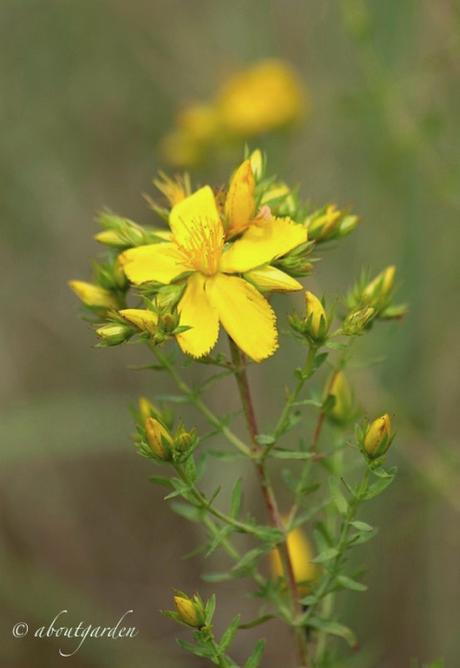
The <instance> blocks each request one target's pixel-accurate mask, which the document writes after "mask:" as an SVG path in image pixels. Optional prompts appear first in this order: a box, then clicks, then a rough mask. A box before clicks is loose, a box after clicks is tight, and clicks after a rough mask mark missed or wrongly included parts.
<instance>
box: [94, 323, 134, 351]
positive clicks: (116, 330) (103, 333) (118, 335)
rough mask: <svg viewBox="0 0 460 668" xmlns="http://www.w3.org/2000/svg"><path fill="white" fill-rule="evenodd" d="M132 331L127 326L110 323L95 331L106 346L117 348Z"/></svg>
mask: <svg viewBox="0 0 460 668" xmlns="http://www.w3.org/2000/svg"><path fill="white" fill-rule="evenodd" d="M132 333H133V330H132V329H131V327H128V326H127V325H123V324H121V323H118V322H112V323H109V324H107V325H102V327H98V328H97V329H96V334H97V335H98V336H99V338H100V339H101V340H102V342H103V343H104V344H105V345H106V346H118V345H119V344H120V343H124V342H125V341H127V340H128V339H129V337H130V336H131V335H132Z"/></svg>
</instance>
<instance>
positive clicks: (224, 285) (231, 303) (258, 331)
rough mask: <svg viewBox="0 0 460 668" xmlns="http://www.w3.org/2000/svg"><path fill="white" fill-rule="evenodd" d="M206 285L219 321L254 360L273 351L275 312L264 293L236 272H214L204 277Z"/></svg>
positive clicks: (275, 345) (276, 345) (275, 339)
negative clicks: (214, 273) (235, 273)
mask: <svg viewBox="0 0 460 668" xmlns="http://www.w3.org/2000/svg"><path fill="white" fill-rule="evenodd" d="M206 288H207V294H208V296H209V300H210V302H211V304H213V305H214V306H215V308H216V309H217V312H218V314H219V320H220V322H221V323H222V325H223V327H224V328H225V330H226V331H227V333H228V334H229V335H230V336H231V337H232V339H233V340H234V341H235V343H236V344H237V346H238V347H239V348H241V350H242V351H243V352H244V353H245V354H246V355H248V357H250V358H251V359H253V360H254V361H255V362H261V361H262V360H264V359H266V358H267V357H270V355H273V353H274V352H275V350H276V349H277V347H278V333H277V330H276V316H275V313H274V312H273V310H272V308H271V306H270V304H269V303H268V302H267V300H266V299H265V297H263V296H262V295H261V294H260V292H259V291H258V290H257V289H256V288H255V287H254V286H253V285H251V284H250V283H248V282H247V281H245V280H244V279H242V278H239V277H237V276H225V275H223V274H217V275H216V276H213V277H211V278H209V279H208V280H207V283H206Z"/></svg>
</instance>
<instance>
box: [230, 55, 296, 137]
mask: <svg viewBox="0 0 460 668" xmlns="http://www.w3.org/2000/svg"><path fill="white" fill-rule="evenodd" d="M217 108H218V111H219V114H220V117H221V119H222V124H223V125H224V127H225V128H226V129H227V130H228V131H229V132H230V133H232V134H236V135H240V136H243V137H249V136H253V135H257V134H260V133H264V132H267V131H269V130H273V129H277V128H279V127H282V126H285V125H288V124H290V123H293V122H295V121H297V120H299V118H301V116H302V115H303V113H304V111H305V94H304V89H303V86H302V84H301V82H300V81H299V79H298V77H297V75H296V74H295V72H294V71H293V70H292V69H291V67H290V66H289V65H288V64H287V63H284V62H282V61H280V60H275V59H269V60H263V61H260V62H259V63H257V64H255V65H253V66H252V67H250V68H248V69H246V70H244V71H242V72H239V73H237V74H235V75H234V76H232V77H231V78H230V79H229V80H228V81H226V82H225V83H224V84H223V86H222V88H221V90H220V92H219V93H218V96H217Z"/></svg>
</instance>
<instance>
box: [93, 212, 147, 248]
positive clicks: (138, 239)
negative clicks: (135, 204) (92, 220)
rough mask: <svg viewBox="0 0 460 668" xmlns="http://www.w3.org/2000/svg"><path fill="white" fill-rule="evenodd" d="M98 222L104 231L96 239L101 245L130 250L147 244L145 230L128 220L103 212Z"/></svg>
mask: <svg viewBox="0 0 460 668" xmlns="http://www.w3.org/2000/svg"><path fill="white" fill-rule="evenodd" d="M97 222H98V223H99V224H100V225H101V227H102V228H103V230H102V232H98V233H97V234H96V235H95V237H94V238H95V239H96V241H99V243H101V244H105V245H106V246H113V247H114V248H129V247H130V246H140V245H142V244H144V243H145V242H146V234H145V230H144V229H143V228H142V227H141V226H140V225H138V224H137V223H135V222H133V221H132V220H129V219H128V218H123V217H122V216H117V215H115V214H113V213H110V212H109V211H102V212H101V213H99V215H98V217H97Z"/></svg>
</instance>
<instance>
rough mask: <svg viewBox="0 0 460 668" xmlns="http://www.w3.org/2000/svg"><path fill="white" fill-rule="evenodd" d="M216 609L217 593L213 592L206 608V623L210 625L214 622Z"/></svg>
mask: <svg viewBox="0 0 460 668" xmlns="http://www.w3.org/2000/svg"><path fill="white" fill-rule="evenodd" d="M215 610H216V595H215V594H212V596H210V597H209V599H208V600H207V602H206V606H205V609H204V614H205V619H206V624H208V625H209V624H210V623H211V622H212V618H213V617H214V612H215Z"/></svg>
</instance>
